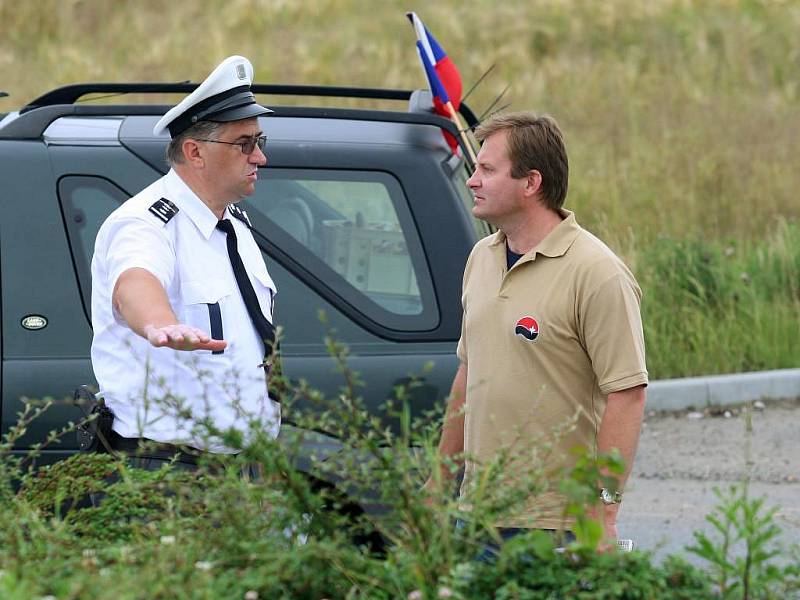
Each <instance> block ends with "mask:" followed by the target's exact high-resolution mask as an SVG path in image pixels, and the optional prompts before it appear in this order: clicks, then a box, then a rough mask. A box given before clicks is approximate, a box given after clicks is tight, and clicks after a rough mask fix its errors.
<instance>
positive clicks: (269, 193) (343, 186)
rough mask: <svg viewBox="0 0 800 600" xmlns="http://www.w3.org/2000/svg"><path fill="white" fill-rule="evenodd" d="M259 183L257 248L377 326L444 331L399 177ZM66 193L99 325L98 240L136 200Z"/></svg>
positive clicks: (270, 177) (349, 174)
mask: <svg viewBox="0 0 800 600" xmlns="http://www.w3.org/2000/svg"><path fill="white" fill-rule="evenodd" d="M259 176H260V177H261V178H262V179H265V181H261V182H259V184H258V185H257V186H256V192H255V193H254V194H253V196H251V197H250V198H248V200H247V206H246V208H247V209H248V213H249V215H250V219H251V221H252V222H253V226H254V229H255V231H256V232H257V235H256V239H257V241H261V240H259V235H258V234H260V235H261V236H262V237H263V239H264V240H270V241H272V242H273V243H274V244H275V246H276V247H278V248H279V249H280V250H281V251H282V252H284V253H285V254H287V255H290V256H292V257H293V259H294V260H295V261H296V262H297V263H298V264H299V265H300V266H301V267H302V268H303V269H304V270H306V271H308V272H309V273H310V274H311V275H312V276H313V279H314V280H315V281H316V282H319V283H320V284H321V285H322V286H324V287H326V288H328V289H330V290H332V291H333V292H334V293H335V294H336V295H337V296H339V297H340V298H342V299H343V300H344V301H345V302H346V303H347V304H350V305H351V306H352V307H353V308H355V309H356V311H357V312H359V313H361V314H363V315H364V316H366V317H367V318H368V319H369V320H370V321H373V322H376V323H378V324H380V325H382V326H384V327H387V328H390V329H396V330H401V331H402V330H406V331H408V330H428V329H433V328H435V327H436V325H437V324H438V310H437V308H436V304H435V301H434V293H433V285H432V283H431V278H430V275H429V273H428V268H427V261H426V260H425V255H424V252H423V250H422V246H421V243H420V240H419V236H418V235H417V233H416V228H415V226H414V222H413V219H412V216H411V213H410V211H409V208H408V205H407V201H406V199H405V196H404V194H403V192H402V189H401V186H400V184H399V183H398V181H397V180H396V179H395V178H394V177H393V176H391V175H389V174H387V173H381V172H359V171H346V172H338V171H327V170H325V171H323V170H313V171H312V170H306V169H291V170H290V169H275V168H270V169H262V170H261V171H260V172H259ZM59 196H60V200H61V208H62V214H63V217H64V222H65V225H66V230H67V234H68V239H69V243H70V247H71V250H72V256H73V261H74V264H75V271H76V275H77V277H78V281H79V284H80V290H81V298H82V300H83V307H84V312H85V313H86V316H87V318H88V319H90V320H91V273H90V265H91V260H92V254H93V253H94V240H95V237H96V236H97V232H98V231H99V229H100V226H101V225H102V223H103V221H104V220H105V219H106V217H107V216H108V215H109V214H111V212H112V211H113V210H114V209H116V208H117V207H118V206H119V205H120V204H122V203H123V202H124V201H125V200H127V199H128V198H129V197H130V195H129V194H128V193H127V192H125V191H124V190H122V189H121V188H119V187H118V186H116V185H115V184H113V183H112V182H111V181H109V180H107V179H104V178H100V177H89V176H67V177H63V178H62V179H61V180H60V181H59ZM266 260H267V262H268V264H269V261H270V260H273V259H272V257H266ZM307 283H308V282H307ZM312 283H313V282H312Z"/></svg>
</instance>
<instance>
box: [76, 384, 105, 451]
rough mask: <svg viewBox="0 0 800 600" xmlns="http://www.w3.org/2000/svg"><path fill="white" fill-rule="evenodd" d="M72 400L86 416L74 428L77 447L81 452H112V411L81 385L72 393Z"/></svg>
mask: <svg viewBox="0 0 800 600" xmlns="http://www.w3.org/2000/svg"><path fill="white" fill-rule="evenodd" d="M73 400H74V402H75V404H76V405H78V406H80V407H81V409H82V410H83V414H84V415H86V418H85V419H84V420H83V421H82V422H81V423H79V424H78V426H77V427H76V428H75V433H76V435H77V437H78V448H79V449H80V451H81V452H112V450H111V444H110V442H109V440H110V439H111V426H112V425H113V424H114V413H113V412H112V411H111V409H110V408H108V407H107V406H106V404H105V402H104V401H103V399H102V398H100V399H98V398H97V397H96V396H95V395H94V394H93V393H92V391H91V390H90V389H89V388H88V387H87V386H85V385H82V386H81V387H79V388H78V389H77V390H75V393H74V394H73Z"/></svg>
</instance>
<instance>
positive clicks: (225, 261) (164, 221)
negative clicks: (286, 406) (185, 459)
mask: <svg viewBox="0 0 800 600" xmlns="http://www.w3.org/2000/svg"><path fill="white" fill-rule="evenodd" d="M162 198H165V199H167V200H169V201H170V202H171V203H172V204H173V205H174V206H175V207H176V208H177V212H175V211H174V210H172V209H171V208H170V207H169V206H168V205H167V204H166V203H159V200H160V199H162ZM154 204H156V206H155V207H154V206H153V205H154ZM151 208H153V210H151ZM159 209H160V210H159ZM225 218H226V219H229V220H230V221H231V222H232V223H233V226H234V230H235V231H236V236H237V239H238V248H239V254H240V255H241V257H242V261H243V262H244V266H245V270H246V271H247V273H248V276H249V277H250V281H251V282H252V284H253V288H254V289H255V292H256V295H257V296H258V300H259V303H260V305H261V309H262V312H263V313H264V315H265V316H266V317H267V318H268V319H269V320H270V321H272V304H273V298H274V295H275V291H276V289H275V284H274V283H273V281H272V279H271V278H270V276H269V273H267V267H266V265H265V264H264V259H263V258H262V256H261V251H260V250H259V248H258V246H257V245H256V242H255V240H254V239H253V236H252V234H251V233H250V230H249V228H248V226H247V224H245V223H244V222H243V221H242V220H240V219H239V218H236V217H235V216H234V215H233V214H232V213H231V211H230V210H227V211H226V212H225ZM245 218H246V217H245ZM216 224H217V217H216V216H215V215H214V213H212V212H211V210H210V209H209V208H208V207H207V206H206V205H205V204H204V203H203V202H202V201H201V200H200V199H199V198H198V197H197V195H195V193H194V192H192V190H191V189H190V188H189V187H188V186H187V185H186V184H185V183H184V182H183V180H182V179H181V178H180V177H179V176H178V174H177V173H175V171H173V170H171V171H170V172H169V173H167V174H166V175H165V176H164V177H162V178H161V179H159V180H158V181H156V182H155V183H153V184H152V185H150V186H149V187H147V188H145V189H144V190H142V191H141V192H140V193H139V194H137V195H136V196H134V197H133V198H131V199H130V200H128V201H127V202H125V203H124V204H123V205H122V206H121V207H120V208H118V209H117V210H115V211H114V212H113V213H112V214H111V215H110V216H109V217H108V219H107V220H106V221H105V223H103V226H102V227H101V228H100V231H99V233H98V235H97V240H96V242H95V251H94V257H93V259H92V326H93V328H94V339H93V341H92V367H93V369H94V373H95V377H96V378H97V382H98V384H99V385H100V391H101V393H102V394H103V396H104V398H105V401H106V403H107V405H108V406H109V407H110V408H111V410H112V411H113V412H114V415H115V419H114V430H115V431H116V432H117V433H119V434H120V435H121V436H123V437H129V438H135V437H145V438H148V439H151V440H155V441H158V442H163V443H173V444H186V445H189V446H193V447H196V448H204V449H207V450H209V451H211V452H229V450H228V449H226V448H225V447H224V446H223V445H222V444H220V443H219V440H210V441H208V442H206V437H207V436H204V435H202V432H200V431H192V430H193V426H195V425H196V423H197V421H199V420H201V419H206V418H208V419H210V421H211V422H213V423H214V426H215V427H217V428H219V429H221V430H223V431H224V430H225V429H227V428H229V427H232V426H233V427H236V428H238V429H240V430H242V431H246V429H247V426H248V422H250V421H253V420H255V419H258V420H259V421H260V422H261V423H262V426H263V427H264V428H265V429H266V430H267V431H268V432H269V433H270V434H271V435H272V436H273V437H274V436H277V434H278V429H279V426H280V408H279V405H278V404H277V403H275V402H273V401H272V400H270V399H269V397H268V395H267V386H266V377H265V374H264V369H263V368H262V367H261V366H259V365H260V364H261V363H262V361H263V357H264V346H263V343H262V342H261V340H260V339H259V337H258V334H257V332H256V330H255V327H254V326H253V323H252V321H251V320H250V317H249V315H248V314H247V309H246V307H245V304H244V301H243V300H242V296H241V294H240V293H239V288H238V286H237V285H236V279H235V277H234V274H233V269H232V267H231V263H230V259H229V257H228V251H227V246H226V235H225V233H224V232H222V231H220V230H218V229H216ZM135 267H138V268H142V269H146V270H147V271H149V272H150V273H152V274H153V275H154V276H155V277H156V278H157V279H158V280H159V281H160V282H161V284H162V285H163V286H164V289H165V290H166V293H167V296H168V298H169V303H170V305H171V306H172V309H173V311H174V312H175V315H176V316H177V318H178V321H179V322H181V323H185V324H188V325H193V326H195V327H198V328H200V329H202V330H204V331H205V332H206V333H208V334H211V333H212V328H218V327H219V326H220V323H219V322H220V320H221V327H222V331H221V334H222V335H218V336H214V337H221V338H223V339H225V340H226V341H227V342H228V346H227V348H225V350H224V351H223V352H222V353H218V354H213V353H212V352H211V351H209V350H195V351H193V352H187V351H178V350H172V349H170V348H154V347H152V346H151V345H150V344H149V343H148V341H147V340H146V339H144V338H142V337H140V336H139V335H137V334H136V333H134V332H133V330H131V329H130V328H129V327H128V326H127V324H126V323H125V321H124V320H123V319H122V317H121V316H120V315H119V313H117V312H116V311H115V310H114V308H113V305H112V293H113V290H114V286H115V285H116V282H117V279H118V278H119V276H120V275H121V274H122V273H123V272H124V271H126V270H127V269H131V268H135ZM220 317H221V319H220ZM187 409H188V410H189V411H190V412H191V418H186V413H183V414H181V415H179V414H178V413H179V410H180V411H185V410H187ZM195 429H196V427H195Z"/></svg>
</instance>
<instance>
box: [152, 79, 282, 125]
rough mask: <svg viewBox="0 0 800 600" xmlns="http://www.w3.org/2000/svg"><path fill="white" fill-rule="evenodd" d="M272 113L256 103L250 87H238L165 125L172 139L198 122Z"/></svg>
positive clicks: (229, 119)
mask: <svg viewBox="0 0 800 600" xmlns="http://www.w3.org/2000/svg"><path fill="white" fill-rule="evenodd" d="M271 112H273V111H271V110H270V109H268V108H264V107H263V106H261V105H260V104H257V103H256V98H255V96H253V94H252V92H251V91H250V86H246V85H245V86H240V87H238V88H233V89H230V90H226V91H224V92H222V93H220V94H217V95H215V96H212V97H210V98H206V99H205V100H203V101H202V102H199V103H198V104H196V105H195V106H193V107H191V108H189V109H187V110H186V112H184V113H183V114H182V115H180V116H179V117H177V118H176V119H175V120H174V121H172V123H170V124H169V125H167V129H169V132H170V135H171V136H172V137H173V138H174V137H177V136H178V135H179V134H180V133H182V132H183V131H186V130H187V129H188V128H189V127H191V126H192V125H194V124H195V123H197V122H198V121H218V122H221V123H226V122H228V121H239V120H241V119H248V118H250V117H257V116H260V115H266V114H269V113H271Z"/></svg>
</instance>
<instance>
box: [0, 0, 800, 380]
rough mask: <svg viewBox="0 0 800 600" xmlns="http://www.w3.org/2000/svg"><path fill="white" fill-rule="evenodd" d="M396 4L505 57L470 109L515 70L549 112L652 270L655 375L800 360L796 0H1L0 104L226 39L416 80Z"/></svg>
mask: <svg viewBox="0 0 800 600" xmlns="http://www.w3.org/2000/svg"><path fill="white" fill-rule="evenodd" d="M406 10H415V11H417V12H418V14H419V15H420V17H421V18H422V19H423V20H424V21H425V23H426V25H427V26H428V28H429V29H430V30H431V31H432V32H433V33H434V35H436V36H437V38H438V39H439V41H440V42H441V43H442V45H443V46H444V47H445V49H446V50H447V52H448V53H449V55H450V56H451V57H452V58H453V60H454V61H455V63H456V64H457V66H458V67H459V69H460V70H461V73H462V77H463V79H464V82H465V88H466V89H468V88H469V87H470V86H471V84H472V83H473V82H475V81H476V80H477V79H478V78H479V77H480V76H481V74H482V73H484V72H485V71H486V70H487V69H488V68H489V67H490V66H491V65H493V64H494V65H496V67H495V69H494V71H493V72H492V73H491V74H490V75H489V76H488V77H487V79H486V80H485V81H484V82H483V83H482V84H481V85H480V86H479V87H478V88H477V90H476V91H475V92H474V93H473V94H472V95H471V96H470V98H469V99H468V103H469V104H470V106H472V107H473V109H474V110H475V111H476V112H477V113H478V114H480V113H482V112H483V111H484V110H485V109H487V108H488V107H489V105H490V104H491V103H492V101H493V100H494V99H495V98H496V96H497V95H498V94H499V93H500V92H501V91H502V90H503V88H505V87H506V85H508V86H510V88H509V91H508V93H507V95H506V97H505V98H504V100H502V101H501V102H500V105H504V104H509V108H510V109H533V110H536V111H538V112H547V113H550V114H552V115H554V116H555V117H556V118H557V119H558V121H559V122H560V124H561V125H562V127H563V129H564V130H565V133H566V137H567V144H568V149H569V151H570V157H571V163H572V164H571V183H570V192H569V196H568V199H567V205H568V207H569V208H572V209H574V210H575V211H576V212H577V215H578V218H579V221H580V222H581V223H582V224H583V225H584V226H586V227H587V228H588V229H590V230H592V231H593V232H595V233H596V234H598V235H599V236H600V237H602V238H603V239H604V240H606V241H607V242H608V243H609V245H610V246H612V247H613V248H614V249H615V250H617V251H618V252H619V253H620V254H621V255H622V256H624V258H625V259H626V261H627V262H628V263H629V264H630V265H631V267H632V268H633V270H634V272H635V273H636V275H637V278H638V279H639V282H640V284H641V286H642V288H643V290H644V294H645V299H644V306H643V311H644V316H645V326H646V335H647V343H648V363H649V368H650V372H651V376H653V377H657V378H663V377H678V376H687V375H694V374H702V373H706V374H708V373H724V372H735V371H746V370H758V369H766V368H781V367H797V366H800V335H798V331H800V222H798V217H800V195H799V194H798V190H799V189H800V35H798V32H800V2H798V1H788V0H785V1H779V0H772V1H755V0H738V1H737V0H718V1H707V2H700V1H694V2H692V1H689V0H651V1H648V2H642V1H640V0H609V1H607V2H593V1H588V0H576V1H572V2H570V1H566V0H549V1H546V0H509V1H506V2H502V3H498V2H490V1H488V0H465V1H461V2H443V3H437V4H434V3H429V2H422V1H418V0H409V1H405V2H396V1H393V0H386V1H378V0H376V1H373V2H367V1H362V2H358V1H356V0H306V1H303V2H296V1H287V0H265V1H257V0H224V1H223V0H204V1H198V2H194V3H163V2H160V1H154V0H140V1H136V2H133V1H117V2H113V3H112V2H102V1H100V0H95V1H80V0H60V1H55V0H40V1H38V2H30V3H18V2H11V1H10V0H0V90H3V91H6V92H8V93H9V94H10V96H9V97H7V98H0V111H9V110H13V109H15V108H17V107H19V106H21V105H23V104H24V103H25V102H27V101H29V100H31V99H33V98H34V97H36V96H37V95H39V94H41V93H43V92H45V91H48V90H49V89H52V88H54V87H56V86H58V85H62V84H69V83H75V82H79V81H182V80H186V79H191V80H192V81H200V80H201V79H202V78H203V77H204V76H205V75H206V74H207V73H208V72H209V71H210V69H211V68H212V67H213V66H215V65H216V64H217V63H218V62H219V61H220V60H221V59H222V58H224V57H225V56H228V55H230V54H243V55H245V56H247V57H249V58H250V59H251V60H252V62H253V64H254V66H255V69H256V80H257V81H258V82H262V83H305V84H312V83H314V84H335V85H354V86H368V87H400V88H418V87H423V86H425V79H424V76H423V74H422V70H421V68H420V66H419V64H418V60H417V57H416V53H415V48H414V41H415V38H414V34H413V31H412V29H411V27H410V25H409V24H408V22H407V21H406V19H405V17H404V12H405V11H406ZM265 101H267V102H269V101H270V100H269V99H266V100H265Z"/></svg>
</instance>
